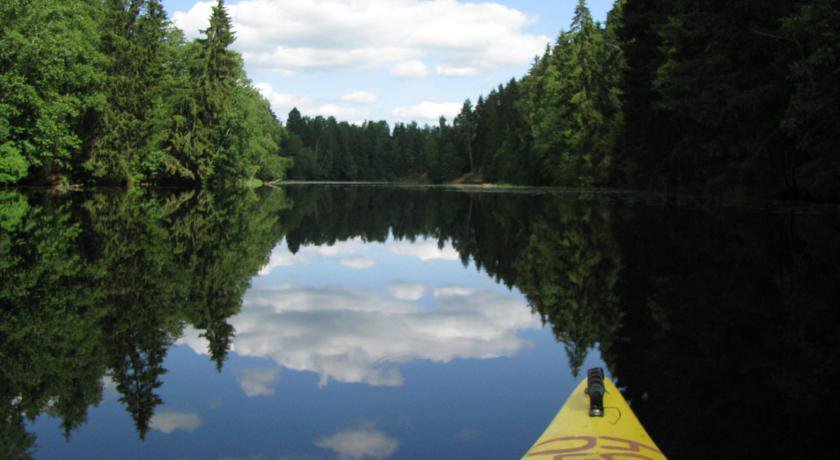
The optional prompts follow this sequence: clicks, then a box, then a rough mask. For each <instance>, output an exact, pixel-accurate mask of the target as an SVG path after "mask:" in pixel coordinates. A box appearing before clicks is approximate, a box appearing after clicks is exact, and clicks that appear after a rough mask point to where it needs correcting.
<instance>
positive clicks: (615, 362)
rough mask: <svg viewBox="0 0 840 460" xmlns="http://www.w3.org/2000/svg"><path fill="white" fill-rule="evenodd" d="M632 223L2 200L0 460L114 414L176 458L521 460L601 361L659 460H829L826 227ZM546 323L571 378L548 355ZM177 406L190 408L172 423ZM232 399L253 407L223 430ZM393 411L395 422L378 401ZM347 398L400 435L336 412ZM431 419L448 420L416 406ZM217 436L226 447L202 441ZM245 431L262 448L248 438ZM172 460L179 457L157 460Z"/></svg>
mask: <svg viewBox="0 0 840 460" xmlns="http://www.w3.org/2000/svg"><path fill="white" fill-rule="evenodd" d="M634 201H635V198H634V197H624V198H607V197H604V196H600V195H592V194H566V195H531V194H495V193H493V194H491V193H459V192H446V191H440V190H436V191H432V190H412V189H400V188H397V189H393V188H392V189H387V188H376V187H323V186H321V187H302V186H301V187H290V188H288V189H287V190H286V191H285V193H284V192H280V191H275V192H266V193H259V194H255V193H251V192H247V193H246V192H237V193H224V194H222V193H217V194H212V193H206V192H204V193H198V192H172V193H145V194H144V193H133V194H122V193H100V194H76V195H70V196H64V197H57V198H56V197H47V196H45V195H39V194H32V195H23V194H21V193H17V192H8V191H2V192H0V229H2V232H0V279H2V285H1V286H0V363H2V366H0V446H2V449H4V450H0V457H9V458H18V457H26V456H27V455H31V454H35V455H36V456H37V455H38V452H39V451H38V450H36V449H35V448H34V446H35V445H36V443H38V442H37V439H36V436H35V435H34V434H33V433H35V432H37V433H38V436H42V437H45V436H49V431H48V430H46V429H45V428H42V429H34V428H32V427H33V426H34V425H33V424H34V423H35V421H36V420H40V418H39V416H41V415H42V414H45V415H47V416H48V417H49V418H50V419H54V420H58V421H59V422H58V423H59V424H60V430H61V431H63V433H64V434H65V436H67V437H68V438H69V437H70V436H71V435H74V433H77V432H83V430H81V427H83V426H84V425H85V423H86V422H87V420H88V417H89V415H90V414H89V413H105V412H107V410H108V407H110V406H108V398H110V397H111V396H109V395H115V396H114V397H115V398H116V399H117V400H118V402H119V405H120V406H121V407H122V409H121V410H124V411H127V412H128V414H129V416H130V419H131V420H132V423H133V424H134V428H135V431H136V433H137V435H139V438H145V437H146V436H147V435H149V436H151V434H149V433H150V431H154V432H155V433H156V434H163V435H165V436H167V437H171V438H173V439H176V438H177V439H178V440H179V442H180V443H181V444H182V445H187V444H184V438H183V436H198V435H199V434H202V433H204V434H202V436H203V437H202V438H201V439H202V443H205V444H207V448H208V449H211V450H210V451H209V452H218V449H219V448H220V447H219V446H218V445H217V444H218V443H222V444H224V442H225V440H227V442H230V440H231V439H233V438H240V437H242V436H244V433H246V432H248V429H251V430H252V432H253V433H255V436H253V437H251V438H247V439H248V443H245V444H239V445H240V447H241V451H239V450H236V449H234V453H237V454H240V453H243V454H249V455H250V454H264V453H266V452H269V453H271V454H272V455H273V454H274V453H277V452H276V450H275V451H272V450H271V449H275V448H276V446H275V445H274V444H271V445H269V444H266V443H269V440H272V442H274V441H276V438H277V437H278V436H279V435H278V433H281V432H282V433H284V434H283V436H284V441H283V444H284V445H285V446H287V447H288V448H289V449H291V450H290V451H289V452H291V453H292V454H295V455H307V456H310V457H322V456H324V455H339V456H344V457H349V458H385V457H388V456H396V457H400V456H404V457H423V456H429V455H433V454H436V456H444V457H445V456H459V455H460V456H462V457H464V456H467V457H469V456H476V455H482V456H486V457H499V458H505V457H511V456H516V455H517V454H521V452H523V451H524V450H525V449H527V446H528V444H529V443H530V442H531V441H532V440H533V439H534V438H535V437H536V436H537V435H538V434H539V430H540V429H541V428H542V427H543V426H544V424H545V423H546V422H547V421H548V418H549V417H550V415H551V414H552V413H553V412H554V411H555V410H556V406H557V404H559V402H560V401H562V399H563V398H564V397H565V396H566V394H565V393H566V392H567V391H568V389H570V388H565V387H562V386H560V385H557V381H558V380H559V379H560V378H559V377H557V374H554V372H555V371H556V370H557V369H560V368H563V369H564V370H563V372H564V373H570V374H574V373H577V372H579V371H580V370H581V369H583V368H585V367H586V366H587V365H590V364H591V363H592V359H598V357H597V356H595V357H593V356H590V355H589V353H591V350H593V349H597V350H598V351H599V353H600V356H601V357H603V360H604V364H605V365H606V366H607V367H608V368H609V369H610V371H611V372H612V374H613V375H614V376H615V377H616V378H617V379H618V381H619V383H620V385H621V386H622V387H624V389H625V391H626V395H627V397H628V399H629V400H631V403H632V404H633V406H634V409H635V410H636V411H637V414H638V415H639V416H640V418H641V419H642V421H643V423H645V425H646V426H647V427H648V428H649V431H651V434H652V436H653V437H654V439H656V440H657V443H658V444H659V446H660V447H661V448H662V449H663V450H664V451H665V452H666V453H668V454H670V455H671V456H672V457H675V458H707V457H745V456H747V457H755V456H759V457H760V456H763V455H782V454H786V455H795V454H796V453H797V452H800V451H799V450H798V449H799V446H800V445H802V444H803V443H808V444H810V445H816V444H817V443H819V442H823V441H825V440H826V439H829V438H830V433H828V429H827V428H824V427H821V426H819V425H815V424H814V423H813V420H814V419H815V417H819V416H820V414H824V413H827V412H831V411H832V410H833V409H834V408H835V407H836V403H835V400H836V398H833V397H832V395H831V385H830V384H826V383H822V384H820V383H819V382H832V381H834V380H836V379H837V377H840V375H838V372H840V371H838V369H840V366H838V365H837V362H836V361H837V358H836V356H837V353H836V349H837V346H838V345H840V343H838V342H840V334H838V330H839V329H838V325H840V321H838V312H837V309H836V299H837V298H839V296H838V295H840V292H838V291H839V290H840V283H838V282H837V281H838V279H837V275H836V273H837V268H838V266H840V238H838V237H839V236H840V235H839V234H838V233H840V225H838V222H839V221H838V219H837V218H836V215H834V214H832V213H830V212H823V211H820V212H809V213H803V212H800V211H797V210H784V211H779V210H775V211H774V210H773V209H770V210H769V211H770V212H767V211H756V210H752V211H748V210H738V209H735V208H727V209H720V208H703V207H701V206H684V205H678V204H676V203H652V204H651V203H635V202H634ZM465 268H466V269H465ZM488 275H489V276H490V277H492V278H494V279H495V280H496V281H498V282H499V283H500V284H501V285H497V284H496V283H494V282H491V281H489V280H488V278H487V277H488ZM507 287H509V288H512V289H513V290H508V289H507ZM541 321H542V322H543V323H544V324H546V325H547V326H549V328H550V331H551V333H552V335H553V337H554V339H555V340H557V341H558V342H560V343H561V345H562V350H563V352H562V354H563V355H565V358H563V357H561V359H560V360H555V355H549V354H547V351H546V353H544V349H543V348H542V345H541V344H540V343H541V342H539V340H540V339H539V338H538V336H537V335H533V334H537V333H539V332H540V322H541ZM179 345H180V346H179ZM532 346H533V347H534V348H533V349H534V350H535V351H534V355H533V356H540V358H539V359H536V358H534V359H533V360H532V358H530V356H531V355H528V353H527V351H528V350H530V349H531V348H529V347H532ZM182 348H183V349H189V350H191V352H190V356H196V354H197V355H200V356H201V357H203V358H202V359H203V360H204V366H203V367H197V365H196V364H195V363H194V362H193V361H190V359H191V358H189V357H187V356H186V355H184V354H182V353H181V352H180V351H179V350H181V349H182ZM555 348H556V347H555ZM513 357H517V359H518V360H513V359H511V358H513ZM493 358H508V359H507V360H495V361H497V362H498V364H497V365H496V367H493V369H494V370H493V371H492V372H490V373H487V374H485V373H483V372H489V371H487V369H485V368H477V367H475V365H474V364H470V363H476V362H488V363H490V362H494V360H493ZM520 358H521V359H520ZM563 359H565V360H567V362H568V365H567V364H566V363H563V362H562V360H563ZM558 361H559V362H558ZM167 363H171V364H167ZM424 363H438V364H434V366H438V367H436V368H435V369H436V370H434V371H433V370H431V368H425V367H422V366H423V365H424ZM206 368H211V369H217V370H218V371H220V372H221V374H218V375H217V376H216V377H215V380H213V379H212V378H211V377H209V374H206V373H205V372H206ZM421 368H422V369H424V370H423V371H422V372H421V371H419V370H418V369H421ZM185 369H189V371H187V370H185ZM488 369H489V368H488ZM506 369H511V372H510V374H511V375H507V374H505V372H506ZM172 374H177V378H176V376H173V375H172ZM433 374H434V375H436V376H438V377H437V378H438V381H443V379H442V378H440V377H439V376H440V375H443V374H448V375H452V376H457V377H453V378H457V379H459V380H460V381H461V382H463V385H464V387H469V388H471V389H472V390H473V391H474V392H475V393H477V394H478V393H482V392H484V393H483V394H484V395H485V397H486V398H487V399H485V400H482V401H481V404H479V402H478V401H475V405H472V406H469V408H468V409H466V408H465V407H462V406H464V405H465V404H464V403H463V401H464V400H465V398H466V396H464V394H463V393H460V394H458V395H457V397H456V396H452V397H449V396H450V395H448V394H447V393H446V392H445V391H443V392H441V391H438V392H436V393H435V392H434V388H435V387H434V382H435V380H434V379H432V378H430V376H431V375H433ZM307 375H311V376H312V377H313V378H314V381H309V380H306V377H305V376H307ZM478 375H482V376H485V377H487V376H489V378H484V379H483V380H477V381H471V380H470V378H472V377H473V376H478ZM563 375H565V374H563ZM199 376H202V377H199ZM526 376H527V377H526ZM169 377H172V378H170V379H169V380H167V378H169ZM228 377H229V379H228ZM476 378H477V377H476ZM565 378H566V379H567V380H568V382H566V383H564V385H567V386H568V385H571V378H570V377H565ZM189 379H195V383H194V384H193V385H192V386H189V387H188V388H187V387H184V389H181V390H179V388H181V385H183V384H181V383H179V382H182V381H186V380H189ZM226 379H228V380H226ZM554 379H557V380H554ZM164 381H166V382H167V383H166V384H165V385H164ZM470 382H472V383H470ZM512 382H513V383H512ZM564 382H565V380H564ZM415 383H416V385H415ZM347 384H355V385H356V386H354V385H347ZM424 386H425V387H428V388H429V389H428V395H434V396H423V395H426V393H423V392H424V391H427V390H426V389H425V387H424ZM543 387H545V388H546V390H545V391H546V392H545V393H541V392H540V391H541V390H539V389H540V388H543ZM170 388H171V389H172V391H173V392H176V393H177V391H180V393H177V394H180V395H192V396H189V397H188V396H182V397H173V398H168V399H167V400H166V402H165V403H164V398H163V397H162V396H161V395H162V394H164V393H165V392H167V391H169V389H170ZM228 388H233V389H235V391H236V392H237V393H238V395H240V397H241V398H244V400H243V399H240V400H236V401H237V402H236V403H234V404H236V405H237V409H236V410H234V409H231V408H229V406H225V404H231V403H230V401H232V400H233V397H232V396H231V395H230V393H229V390H228ZM397 389H399V391H401V392H403V393H401V394H402V395H403V396H401V398H402V399H400V398H397V399H395V400H390V402H389V403H388V404H385V403H382V402H379V403H377V404H373V403H371V402H370V401H374V400H376V401H381V399H380V398H384V397H387V396H386V395H389V394H391V393H387V391H394V390H397ZM199 390H201V391H204V392H205V393H206V394H205V393H202V394H204V396H203V397H204V398H205V401H204V402H202V403H201V404H199V403H198V401H197V400H196V399H195V394H196V393H197V392H199ZM312 391H314V392H316V393H312ZM450 391H452V392H454V390H450ZM745 391H746V393H745ZM283 392H286V393H283ZM333 392H335V393H333ZM383 392H386V393H383ZM176 393H173V394H176ZM339 395H341V396H340V397H339ZM546 395H552V396H553V397H555V399H554V400H551V401H549V397H546ZM425 397H428V398H430V399H428V400H425V399H423V398H425ZM531 397H533V398H535V399H529V398H531ZM359 398H361V400H364V401H368V403H369V404H370V405H369V406H368V405H365V404H360V406H361V407H371V408H373V407H377V408H378V410H379V411H381V412H382V414H384V413H387V412H388V411H393V412H394V413H392V414H391V415H382V414H381V413H374V414H367V415H364V416H361V415H359V414H357V413H356V412H352V413H351V412H342V411H343V409H342V407H344V406H346V405H348V404H350V403H349V402H350V401H358V400H359ZM434 398H437V400H435V399H434ZM321 399H324V400H328V401H329V405H327V403H326V402H322V401H320V400H321ZM245 400H248V401H245ZM419 400H423V401H424V403H423V404H417V401H419ZM249 401H251V402H253V404H254V405H251V402H249ZM266 401H273V402H272V403H271V404H275V405H272V406H271V408H272V409H271V411H269V412H271V413H272V414H275V415H273V416H274V417H275V418H269V419H266V418H265V417H267V416H268V415H265V414H263V412H264V411H263V412H261V408H264V407H266V406H265V405H266V404H268V403H267V402H266ZM440 401H445V402H440ZM488 401H489V402H490V404H492V406H493V407H487V406H488ZM528 401H530V402H528ZM435 403H440V404H448V405H449V406H450V407H448V408H442V409H441V410H443V411H446V410H448V411H450V412H445V413H444V415H445V418H449V419H451V420H445V421H441V420H440V417H441V413H436V414H434V416H432V414H430V413H429V411H428V410H427V409H424V408H423V406H425V407H426V408H428V407H431V406H433V405H434V404H435ZM100 405H101V406H102V409H101V411H99V412H95V411H94V412H91V408H92V407H96V406H100ZM277 405H279V406H277ZM312 407H317V408H319V409H318V411H316V412H311V408H312ZM214 411H215V412H214ZM231 411H233V412H231ZM237 411H239V412H237ZM482 411H486V412H482ZM217 412H218V413H219V414H221V413H222V412H224V413H225V414H226V415H225V417H226V418H228V417H235V418H236V419H237V420H238V421H239V425H240V426H238V427H237V428H236V429H234V430H233V431H232V432H231V431H227V432H225V431H223V432H214V431H213V430H218V428H217V427H218V426H220V425H219V424H218V422H217V421H214V417H221V415H214V414H216V413H217ZM317 412H323V414H324V415H323V416H321V415H319V414H318V413H317ZM260 414H263V415H260ZM327 414H330V415H329V417H334V418H324V417H327ZM464 414H472V415H474V417H473V419H467V418H463V416H464ZM122 417H123V418H125V414H124V413H123V414H122ZM261 417H262V418H261ZM277 417H279V418H277ZM379 417H382V418H379ZM517 417H518V418H517ZM477 419H482V420H495V421H498V422H499V424H498V425H493V426H483V427H480V429H479V428H476V427H475V426H473V425H472V424H473V423H475V420H477ZM114 420H117V419H116V418H114ZM406 420H411V423H409V422H408V421H406ZM511 420H527V423H512V422H511ZM756 420H761V423H760V424H757V423H756ZM258 422H259V423H263V422H266V423H264V425H265V424H270V426H272V427H274V428H276V430H278V431H277V432H273V431H266V429H265V427H261V428H258V427H255V426H253V427H250V428H248V427H249V426H250V425H249V424H257V423H258ZM424 423H425V424H424ZM221 426H226V425H225V424H224V423H222V425H221ZM441 426H446V430H448V431H446V432H445V433H444V432H442V431H439V430H441V428H439V427H441ZM512 426H513V427H512ZM436 427H438V428H436ZM36 428H37V427H36ZM281 428H282V430H281ZM436 430H438V431H436ZM214 433H215V434H214ZM400 434H402V435H403V436H402V437H401V436H400ZM98 435H99V436H105V435H104V434H101V433H99V434H98ZM114 436H116V435H114ZM214 436H215V437H214ZM135 437H137V436H135ZM412 439H414V440H416V442H415V443H412ZM297 440H299V442H297ZM476 440H480V441H481V442H480V443H479V442H477V441H476ZM771 441H772V442H771ZM91 442H93V441H91ZM173 442H174V441H173ZM296 442H297V443H296ZM83 443H84V440H80V441H78V443H77V444H83ZM494 443H495V444H494ZM47 444H48V445H47V447H49V446H50V445H51V444H50V443H47ZM164 444H165V443H164V442H163V441H162V440H160V439H159V438H156V439H155V440H154V442H151V443H150V447H149V449H154V448H155V446H164ZM246 444H247V446H250V447H248V448H245V447H242V446H245V445H246ZM263 444H265V445H263ZM75 445H76V444H73V443H72V438H71V444H68V448H69V447H73V446H75ZM92 445H94V446H95V445H96V444H95V442H94V443H93V444H92ZM172 445H175V444H172ZM432 445H434V446H436V448H437V449H439V450H437V451H431V450H428V449H429V446H432ZM479 445H480V447H479ZM189 446H190V448H192V449H198V447H196V445H194V444H193V445H189ZM260 446H263V447H264V448H261V447H260ZM697 446H702V448H698V447H697ZM213 449H216V450H213ZM424 449H425V450H424ZM459 449H460V450H459ZM482 449H483V450H482ZM59 451H60V449H59ZM51 452H56V451H55V450H53V451H51ZM178 452H180V453H182V454H188V453H194V452H190V451H186V452H182V451H178V450H177V448H176V447H160V448H159V450H149V451H147V453H148V455H152V456H156V457H175V456H177V455H176V453H178ZM87 453H90V451H87ZM287 453H288V452H287ZM112 454H113V455H120V454H119V451H114V452H112ZM100 455H105V454H100ZM207 455H210V454H209V453H208V454H207Z"/></svg>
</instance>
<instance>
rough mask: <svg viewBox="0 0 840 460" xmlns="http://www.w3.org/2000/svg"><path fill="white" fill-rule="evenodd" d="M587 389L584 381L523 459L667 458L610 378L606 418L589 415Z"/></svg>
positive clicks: (618, 459)
mask: <svg viewBox="0 0 840 460" xmlns="http://www.w3.org/2000/svg"><path fill="white" fill-rule="evenodd" d="M586 388H587V382H586V380H584V381H583V382H581V384H580V385H578V387H577V388H576V389H575V391H574V392H573V393H572V395H571V396H570V397H569V399H568V400H567V401H566V404H564V405H563V408H562V409H560V412H558V413H557V416H556V417H554V420H553V421H552V422H551V424H550V425H549V426H548V428H547V429H546V430H545V433H543V435H542V436H540V438H539V439H538V440H537V442H536V443H534V446H533V447H531V450H529V451H528V453H526V454H525V456H524V457H522V458H523V459H528V460H542V459H552V460H565V459H575V460H589V459H592V460H594V459H599V460H600V459H604V460H630V459H642V460H645V459H647V460H659V459H664V458H665V455H663V454H662V452H661V451H660V450H659V448H658V447H656V444H655V443H654V442H653V439H651V437H650V435H648V434H647V432H646V431H645V429H644V427H642V424H641V423H640V422H639V419H638V418H636V414H634V413H633V410H632V409H630V406H629V405H628V404H627V401H626V400H625V399H624V397H623V396H622V395H621V393H620V392H619V391H618V388H616V387H615V385H614V384H613V383H612V381H611V380H610V379H608V378H604V388H605V390H606V392H605V394H604V416H603V417H590V416H589V396H588V395H587V394H586Z"/></svg>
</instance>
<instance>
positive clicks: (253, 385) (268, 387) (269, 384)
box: [233, 367, 280, 398]
mask: <svg viewBox="0 0 840 460" xmlns="http://www.w3.org/2000/svg"><path fill="white" fill-rule="evenodd" d="M233 373H234V375H236V381H237V382H239V387H240V388H242V391H243V392H244V393H245V396H248V397H249V398H251V397H254V396H272V395H274V389H275V386H276V385H277V374H279V373H280V370H279V369H276V368H271V367H246V368H239V369H234V371H233Z"/></svg>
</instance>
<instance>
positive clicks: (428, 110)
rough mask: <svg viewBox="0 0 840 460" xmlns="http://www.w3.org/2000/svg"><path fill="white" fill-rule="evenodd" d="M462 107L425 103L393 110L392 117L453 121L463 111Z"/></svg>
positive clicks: (454, 104) (453, 103)
mask: <svg viewBox="0 0 840 460" xmlns="http://www.w3.org/2000/svg"><path fill="white" fill-rule="evenodd" d="M461 106H462V104H460V103H458V102H434V101H423V102H421V103H419V104H416V105H412V106H408V107H396V108H394V109H393V110H391V115H393V116H395V117H397V118H401V119H405V120H432V121H437V119H438V118H440V117H441V116H444V117H446V118H447V119H448V120H452V119H453V118H455V115H458V112H460V111H461Z"/></svg>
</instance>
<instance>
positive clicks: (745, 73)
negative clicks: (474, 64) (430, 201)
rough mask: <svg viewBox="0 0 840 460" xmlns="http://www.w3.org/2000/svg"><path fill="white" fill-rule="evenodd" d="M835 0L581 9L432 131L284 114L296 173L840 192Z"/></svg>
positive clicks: (819, 194)
mask: <svg viewBox="0 0 840 460" xmlns="http://www.w3.org/2000/svg"><path fill="white" fill-rule="evenodd" d="M834 3H835V2H833V1H832V0H794V1H787V0H769V1H763V2H727V1H723V0H720V1H712V2H699V3H698V2H693V1H688V0H677V1H665V0H618V1H617V2H616V3H615V6H614V8H613V9H612V11H611V12H610V13H609V15H608V17H607V19H606V22H605V23H604V24H601V23H599V22H596V21H594V20H593V18H592V15H591V13H590V12H589V9H588V8H587V6H586V2H585V0H579V1H578V4H577V6H576V8H575V14H574V17H573V19H572V22H571V25H570V27H569V28H568V30H565V31H562V32H561V33H560V34H559V36H558V37H557V40H556V41H555V43H553V44H552V45H551V46H548V47H547V48H546V50H545V53H544V54H543V55H542V56H539V57H537V58H536V59H535V61H534V62H533V64H532V66H531V69H530V71H529V72H528V73H527V75H525V76H524V77H522V78H520V79H513V80H511V81H509V82H507V83H506V84H503V85H500V86H499V87H498V88H497V89H495V90H493V91H491V92H490V93H489V94H487V95H486V96H482V97H479V99H478V100H477V102H476V103H475V104H474V105H473V104H472V102H471V101H470V100H467V101H466V102H465V103H464V105H463V109H462V110H461V112H460V113H459V114H458V115H457V116H456V117H455V118H454V119H453V120H451V122H449V121H447V120H445V119H444V118H441V119H440V121H439V123H438V124H436V125H433V126H422V127H421V126H418V125H417V124H415V123H410V124H403V123H397V124H396V126H394V127H393V130H389V127H388V125H387V123H385V122H383V121H380V122H365V123H364V124H363V125H361V126H354V125H351V124H349V123H344V122H337V121H336V120H335V119H334V118H324V117H314V118H310V117H302V116H301V114H300V112H299V111H297V109H295V110H293V111H292V112H291V113H290V114H289V117H288V121H287V128H288V131H289V132H290V134H291V135H290V136H289V137H288V138H286V140H285V142H286V145H285V147H284V148H285V149H286V150H285V152H286V153H287V154H289V155H291V156H292V157H294V158H295V160H296V164H295V166H294V167H293V168H292V170H291V171H290V176H291V177H294V178H298V179H332V180H368V179H377V180H391V179H400V178H406V179H411V180H417V179H418V178H422V179H426V180H428V181H431V182H447V181H451V180H454V179H456V178H459V177H461V176H464V175H469V176H472V177H474V178H475V180H483V181H487V182H507V183H514V184H524V185H545V186H583V187H589V186H601V187H623V188H633V189H642V190H657V191H669V192H690V193H704V194H723V193H727V194H732V193H737V194H743V195H754V196H768V197H781V198H806V199H840V156H838V155H837V151H838V150H839V149H840V136H837V134H836V133H837V132H840V103H838V101H840V93H838V91H840V90H838V86H837V85H836V84H835V83H834V81H835V80H836V79H837V75H838V73H840V60H838V59H837V58H836V56H837V55H838V49H837V47H838V45H837V43H840V41H838V38H840V26H838V24H840V12H838V9H837V8H836V5H835V4H834Z"/></svg>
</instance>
